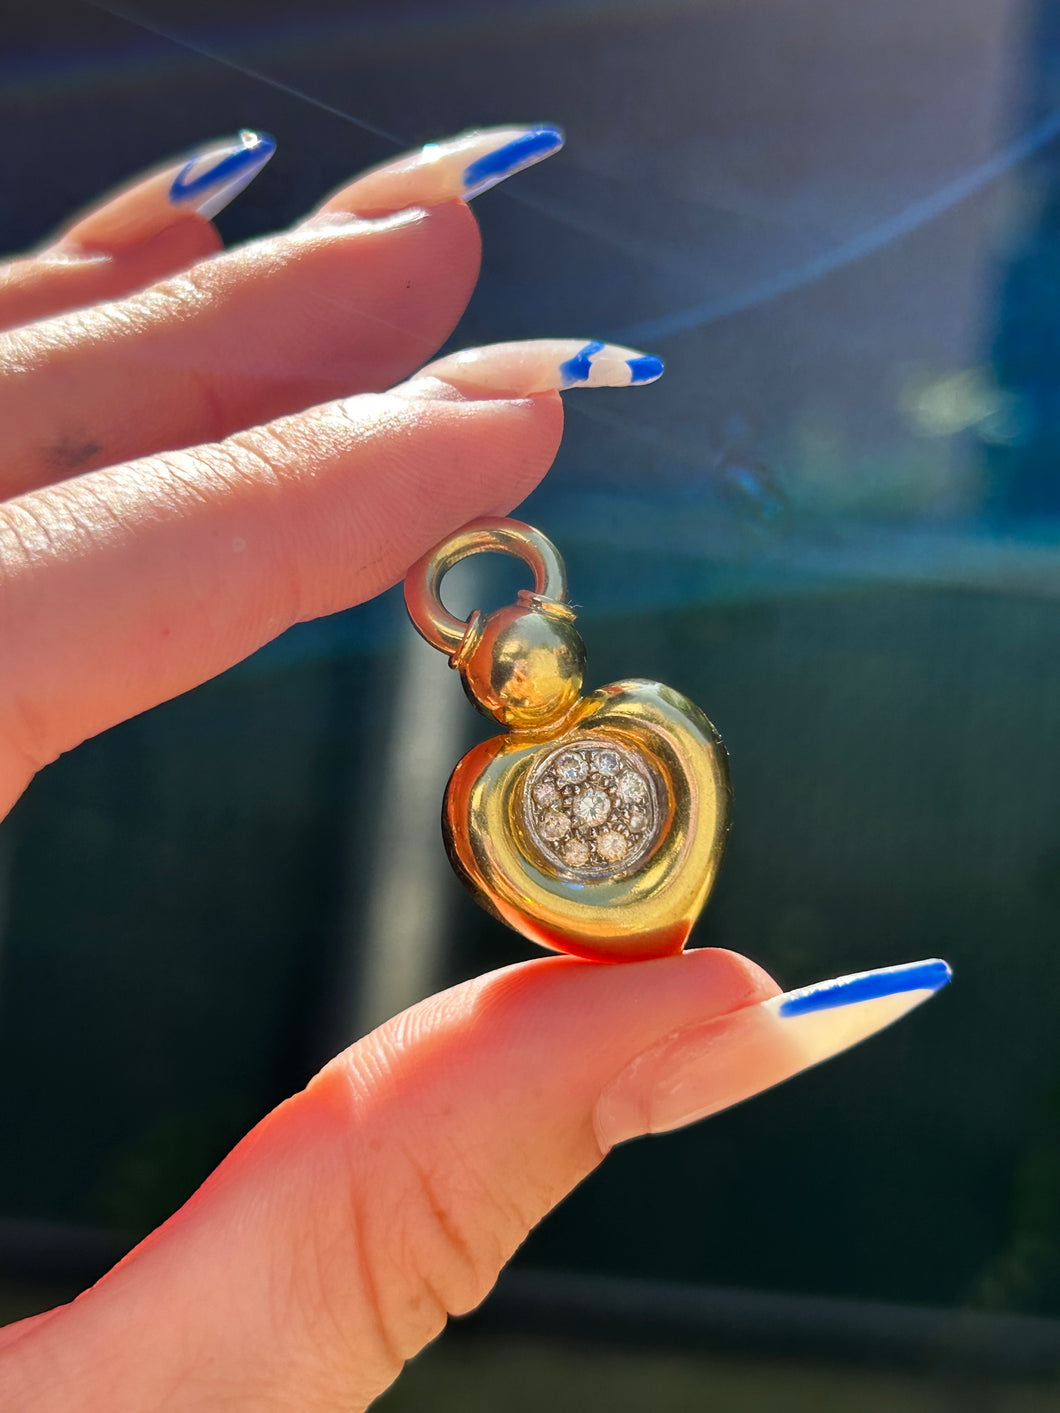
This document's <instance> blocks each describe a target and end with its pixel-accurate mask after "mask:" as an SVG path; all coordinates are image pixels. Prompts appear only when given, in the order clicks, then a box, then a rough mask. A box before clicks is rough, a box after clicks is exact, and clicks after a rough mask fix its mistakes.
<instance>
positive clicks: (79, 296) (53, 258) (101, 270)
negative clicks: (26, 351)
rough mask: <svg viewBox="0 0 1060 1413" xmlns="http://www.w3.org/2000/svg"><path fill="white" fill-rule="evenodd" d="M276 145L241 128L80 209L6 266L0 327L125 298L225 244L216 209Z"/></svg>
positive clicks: (0, 270) (1, 269)
mask: <svg viewBox="0 0 1060 1413" xmlns="http://www.w3.org/2000/svg"><path fill="white" fill-rule="evenodd" d="M275 150H276V144H275V142H274V141H273V139H272V138H271V137H269V136H268V135H267V134H266V133H259V132H250V131H249V130H247V131H244V132H241V133H240V134H239V135H238V136H237V137H235V138H229V139H227V140H225V141H222V142H215V143H211V144H209V145H208V146H207V147H204V148H202V149H201V150H199V151H198V152H195V153H193V154H192V155H191V156H190V157H187V158H182V159H181V160H180V161H178V162H169V163H167V164H166V165H165V166H164V167H161V168H159V169H157V170H155V171H153V172H150V173H148V174H147V175H146V176H144V177H141V178H140V179H139V180H138V181H136V182H135V183H133V184H132V185H130V186H127V187H125V188H123V189H122V190H121V191H118V192H116V193H115V194H114V195H112V196H109V197H108V198H107V199H106V200H105V201H104V202H103V203H102V205H98V206H95V207H93V208H92V209H91V210H89V211H87V212H85V213H84V214H83V215H82V216H79V217H78V218H77V220H75V221H74V222H73V223H72V224H71V225H70V226H69V227H68V228H67V229H66V230H65V231H64V232H63V233H62V234H61V235H60V236H59V237H58V238H57V239H56V240H54V241H49V242H48V244H47V245H46V246H45V247H44V248H43V249H41V250H39V251H36V252H34V253H33V254H32V255H27V256H25V257H24V258H22V259H20V260H15V261H12V262H11V263H10V264H9V265H4V266H0V329H8V328H13V327H15V326H16V325H18V324H28V323H29V322H31V321H32V320H34V319H46V318H49V317H50V316H51V315H53V314H59V313H62V312H64V311H66V310H69V309H78V308H82V307H83V306H85V305H87V304H98V303H99V302H101V301H102V300H112V299H119V298H120V297H121V296H122V295H126V294H129V293H131V292H132V291H133V290H138V289H142V288H143V287H144V286H145V285H148V284H151V283H153V282H154V281H155V280H160V279H162V278H163V277H164V276H166V275H169V274H173V273H174V272H175V271H177V270H183V269H186V267H187V266H188V265H191V264H193V263H194V261H196V260H199V259H202V258H203V257H204V256H207V255H211V254H213V253H214V251H216V250H219V249H220V246H221V238H220V236H219V235H218V234H217V231H216V230H215V229H214V227H213V226H212V225H211V219H212V217H214V216H216V215H217V213H218V212H219V211H222V210H223V209H224V208H225V207H226V206H227V205H228V203H229V202H230V201H232V200H233V199H234V198H235V197H236V196H238V195H239V193H240V192H241V191H242V190H243V188H244V187H245V186H247V185H248V184H249V183H250V182H252V181H253V180H254V178H255V177H256V176H257V175H258V173H259V172H260V171H261V169H262V168H263V167H264V166H265V163H266V162H267V161H268V160H269V158H270V157H271V156H272V154H273V152H274V151H275Z"/></svg>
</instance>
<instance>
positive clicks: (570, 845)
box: [563, 839, 589, 868]
mask: <svg viewBox="0 0 1060 1413" xmlns="http://www.w3.org/2000/svg"><path fill="white" fill-rule="evenodd" d="M563 862H564V863H566V864H569V865H570V867H571V868H584V867H585V865H586V864H587V863H588V862H589V845H588V844H586V843H585V841H584V840H583V839H568V840H567V843H566V844H565V845H564V848H563Z"/></svg>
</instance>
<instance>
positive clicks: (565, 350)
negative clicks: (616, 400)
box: [415, 339, 663, 397]
mask: <svg viewBox="0 0 1060 1413" xmlns="http://www.w3.org/2000/svg"><path fill="white" fill-rule="evenodd" d="M662 372H663V363H662V359H661V358H656V357H655V356H654V355H653V354H650V353H640V352H638V350H637V349H635V348H622V347H621V346H620V345H618V344H614V343H600V342H598V341H596V340H593V341H590V342H586V341H585V340H584V339H526V340H524V341H523V342H521V343H493V344H488V345H487V346H486V347H485V348H468V349H464V350H463V351H462V352H460V353H450V354H447V355H446V356H445V357H444V358H438V359H436V360H435V361H434V362H433V363H428V365H427V366H426V368H421V369H420V371H419V372H418V373H417V374H416V375H415V377H416V378H417V379H418V378H438V379H440V380H441V381H442V382H445V383H452V384H453V386H454V387H458V388H467V389H470V390H472V391H476V390H481V391H486V392H493V393H507V394H508V395H509V396H514V397H528V396H529V395H530V394H531V393H541V392H551V391H553V390H555V389H565V388H626V387H630V386H639V385H640V384H641V383H653V382H654V381H655V380H656V378H661V377H662Z"/></svg>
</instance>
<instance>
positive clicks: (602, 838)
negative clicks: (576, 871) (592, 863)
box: [596, 829, 629, 863]
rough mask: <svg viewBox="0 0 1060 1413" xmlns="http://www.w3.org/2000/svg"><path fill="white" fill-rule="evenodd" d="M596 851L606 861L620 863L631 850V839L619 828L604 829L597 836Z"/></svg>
mask: <svg viewBox="0 0 1060 1413" xmlns="http://www.w3.org/2000/svg"><path fill="white" fill-rule="evenodd" d="M596 852H597V853H598V854H599V855H600V857H601V858H602V859H603V860H604V862H605V863H618V861H619V859H624V858H625V857H626V854H627V853H628V852H629V840H628V839H627V838H626V837H625V835H624V834H619V832H618V830H617V829H604V830H602V831H601V833H599V834H598V835H597V836H596Z"/></svg>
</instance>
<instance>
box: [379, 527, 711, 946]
mask: <svg viewBox="0 0 1060 1413" xmlns="http://www.w3.org/2000/svg"><path fill="white" fill-rule="evenodd" d="M497 549H501V550H505V551H507V552H509V553H514V554H517V555H518V556H519V557H520V558H522V559H525V560H526V562H527V563H528V564H530V565H531V567H532V568H533V569H534V575H535V586H534V588H535V592H534V593H532V594H531V593H528V592H526V591H523V592H521V593H520V594H519V596H518V602H517V603H516V604H512V605H509V606H508V607H505V608H502V609H499V610H496V611H495V612H494V613H491V614H488V615H483V614H481V613H478V612H476V613H474V614H472V615H471V617H470V619H468V621H467V622H466V623H462V622H461V621H460V620H459V619H457V618H455V617H454V616H453V615H451V614H448V612H447V610H446V609H445V608H444V607H443V606H442V603H441V600H440V598H439V589H440V586H441V581H442V578H443V577H444V575H445V573H446V572H447V570H448V569H450V568H451V567H452V566H453V565H454V564H456V563H458V562H459V561H460V560H461V559H463V558H465V557H466V556H467V555H468V554H474V553H478V552H480V551H483V550H497ZM565 594H566V575H565V572H564V569H563V563H562V560H561V559H560V557H559V554H558V553H557V551H556V549H555V547H554V546H553V545H552V544H551V543H550V542H549V541H548V540H546V539H545V537H544V536H543V535H541V534H540V533H539V532H538V531H536V530H532V529H531V528H530V527H529V526H525V525H521V524H520V523H519V522H518V521H498V520H489V521H478V522H475V523H474V524H472V525H470V526H468V527H466V528H465V529H464V530H462V531H460V532H459V533H458V534H457V535H456V536H454V537H453V538H452V539H451V540H447V541H446V542H445V543H444V544H442V545H440V546H438V548H437V549H435V550H434V551H432V553H431V554H430V555H428V556H426V557H425V558H424V559H423V560H421V561H420V563H419V564H418V565H417V566H415V567H414V569H413V570H412V571H410V574H409V577H408V580H407V581H406V601H407V603H408V606H409V613H410V615H411V617H412V620H413V623H414V624H415V625H416V627H417V629H418V630H419V631H420V633H422V634H423V636H424V637H425V638H426V639H427V641H428V642H430V643H432V644H433V645H434V646H435V647H439V648H441V649H442V651H445V652H447V653H448V654H449V655H450V662H451V664H452V666H454V667H455V668H457V669H458V670H459V671H460V673H461V677H462V679H463V682H464V688H465V690H466V691H467V693H468V696H469V697H470V698H471V700H472V701H473V702H474V703H475V704H476V705H477V706H478V707H479V708H480V709H481V710H483V711H485V712H487V713H488V714H490V715H492V716H495V717H496V718H497V719H498V720H500V721H502V722H503V723H504V724H505V725H507V726H508V727H509V728H510V729H509V731H508V732H507V733H506V734H505V735H503V736H494V737H493V738H492V739H490V740H488V741H485V742H483V743H482V745H480V746H476V747H475V748H474V749H473V750H471V751H469V752H468V754H467V755H466V756H464V758H463V760H461V761H460V763H459V764H458V765H457V767H456V769H455V770H454V772H453V775H452V777H451V779H450V781H449V785H448V788H447V790H446V796H445V805H444V810H443V833H444V836H445V843H446V848H447V849H448V852H449V857H450V859H451V860H452V862H453V866H454V868H455V869H456V871H457V873H458V874H459V875H460V877H461V878H462V879H463V880H464V882H465V883H466V884H467V886H468V887H469V888H470V890H471V892H472V893H473V894H474V895H475V897H476V898H477V899H478V900H479V901H480V902H481V903H482V904H483V905H484V906H485V907H487V908H489V910H490V911H491V912H493V913H494V914H496V916H498V917H500V918H501V919H503V921H505V922H506V923H508V924H509V925H510V926H511V927H513V928H515V929H516V930H517V931H518V932H521V933H522V934H523V935H524V936H525V937H528V938H530V939H531V940H532V941H534V942H537V943H539V944H540V945H541V946H544V947H548V948H551V949H553V950H556V951H562V952H570V953H573V954H574V955H576V956H583V957H592V958H596V959H599V960H609V961H615V960H632V959H634V958H639V957H654V956H665V955H667V954H669V953H672V952H677V951H680V949H681V948H682V947H683V946H684V944H685V941H686V940H687V937H688V934H689V931H690V930H691V927H692V924H693V923H694V922H695V919H696V917H697V916H698V914H699V911H700V909H701V908H702V907H703V904H704V903H705V901H706V899H707V895H708V894H709V892H710V889H711V886H712V885H713V882H714V878H715V876H716V874H717V870H718V865H719V864H720V862H721V858H722V854H723V852H724V848H725V840H726V835H727V832H728V828H729V815H730V808H731V789H730V785H729V775H728V765H727V760H726V756H725V749H724V747H723V746H722V743H721V738H720V737H719V736H718V734H717V732H716V731H715V729H714V727H713V726H712V725H711V723H710V722H709V721H708V720H707V718H706V717H705V716H704V715H703V713H702V712H701V711H700V710H699V708H698V707H697V706H695V705H694V704H693V703H692V702H690V701H689V700H688V699H687V698H686V697H683V696H681V694H680V693H679V692H675V691H673V690H672V689H671V688H669V687H664V686H662V685H661V684H659V683H658V682H647V681H640V680H637V679H632V680H629V681H623V682H615V683H612V684H611V685H610V686H607V687H602V688H600V689H599V690H598V691H596V692H593V693H591V694H589V695H588V696H581V695H580V691H581V685H582V678H583V673H584V666H585V649H584V646H583V645H582V642H581V639H580V637H579V636H578V634H577V632H576V630H575V629H574V626H573V624H574V613H573V611H572V610H571V609H570V607H569V605H567V604H566V603H565V602H563V597H565ZM458 632H459V636H457V633H458ZM638 782H639V783H638ZM531 790H533V791H536V792H537V794H536V795H531V794H530V793H528V792H529V791H531ZM642 816H643V818H642Z"/></svg>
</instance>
